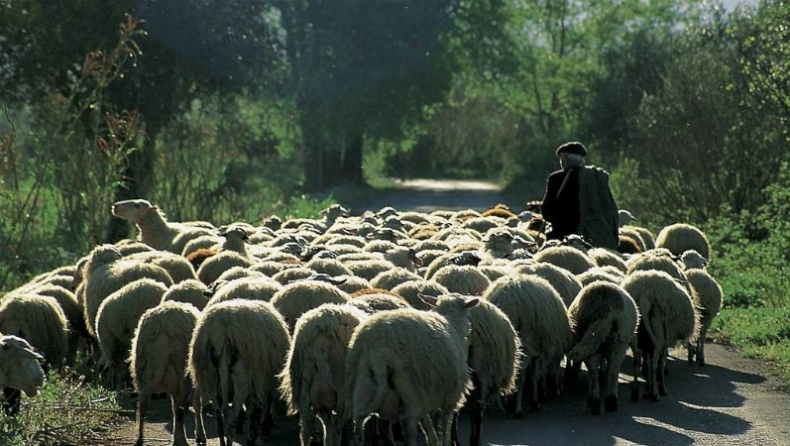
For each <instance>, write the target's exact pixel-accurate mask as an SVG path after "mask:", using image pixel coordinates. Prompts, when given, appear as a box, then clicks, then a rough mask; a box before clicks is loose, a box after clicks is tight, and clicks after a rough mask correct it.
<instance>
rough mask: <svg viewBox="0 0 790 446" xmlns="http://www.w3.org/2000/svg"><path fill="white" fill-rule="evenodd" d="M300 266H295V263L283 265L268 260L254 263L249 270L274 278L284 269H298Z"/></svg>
mask: <svg viewBox="0 0 790 446" xmlns="http://www.w3.org/2000/svg"><path fill="white" fill-rule="evenodd" d="M298 266H299V265H297V264H293V263H292V264H287V263H282V262H276V261H273V260H266V261H261V262H256V263H254V264H253V265H252V266H251V267H250V268H249V270H251V271H257V272H259V273H262V274H264V275H266V276H269V277H272V276H274V275H275V274H277V273H279V272H280V271H282V270H284V269H288V268H296V267H298Z"/></svg>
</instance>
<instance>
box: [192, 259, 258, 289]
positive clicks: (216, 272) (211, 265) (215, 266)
mask: <svg viewBox="0 0 790 446" xmlns="http://www.w3.org/2000/svg"><path fill="white" fill-rule="evenodd" d="M234 266H242V267H244V268H249V267H251V266H252V262H251V261H250V259H249V258H248V257H244V255H242V254H239V253H238V252H236V251H223V252H220V253H218V254H217V255H214V256H211V257H209V258H207V259H206V260H205V261H204V262H203V264H201V265H200V268H198V270H197V277H198V280H200V281H201V282H203V283H204V284H206V285H208V284H210V283H211V282H213V281H215V280H217V279H218V278H219V276H221V275H222V273H224V272H225V271H227V270H229V269H231V268H233V267H234Z"/></svg>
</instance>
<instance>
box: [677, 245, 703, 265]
mask: <svg viewBox="0 0 790 446" xmlns="http://www.w3.org/2000/svg"><path fill="white" fill-rule="evenodd" d="M680 262H681V263H682V264H683V269H695V268H696V269H705V268H706V267H707V266H708V260H707V259H706V258H705V257H702V254H700V253H698V252H697V251H695V250H693V249H689V250H688V251H686V252H684V253H683V254H682V255H681V256H680Z"/></svg>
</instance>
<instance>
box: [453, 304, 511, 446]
mask: <svg viewBox="0 0 790 446" xmlns="http://www.w3.org/2000/svg"><path fill="white" fill-rule="evenodd" d="M469 322H470V325H471V331H470V333H469V357H468V361H469V368H470V370H471V379H472V391H471V394H470V395H469V397H468V399H467V403H468V405H469V406H470V412H471V413H470V415H471V418H472V423H471V424H472V425H471V432H470V434H469V444H470V446H479V445H480V442H481V439H482V425H483V414H484V412H485V406H486V401H487V400H488V398H489V397H490V396H491V395H497V394H498V395H500V396H508V395H510V394H511V393H513V392H514V391H515V390H516V383H517V380H516V378H517V376H518V370H519V368H520V367H521V340H520V339H519V337H518V335H517V334H516V330H515V329H514V328H513V324H512V323H511V322H510V319H508V317H507V315H506V314H505V313H504V312H503V311H502V310H500V309H499V308H498V307H496V306H495V305H493V304H491V303H490V302H487V301H485V300H481V301H480V302H479V303H478V304H477V305H475V306H474V307H472V309H471V310H470V311H469ZM454 425H455V427H456V429H457V423H454ZM455 436H457V434H455Z"/></svg>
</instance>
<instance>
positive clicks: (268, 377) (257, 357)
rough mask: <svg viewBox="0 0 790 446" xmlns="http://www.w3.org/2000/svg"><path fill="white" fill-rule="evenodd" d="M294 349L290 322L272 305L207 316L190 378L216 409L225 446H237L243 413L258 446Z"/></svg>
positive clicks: (226, 308)
mask: <svg viewBox="0 0 790 446" xmlns="http://www.w3.org/2000/svg"><path fill="white" fill-rule="evenodd" d="M290 344H291V336H290V334H289V333H288V327H287V325H286V324H285V320H284V319H283V317H282V316H281V315H280V313H279V312H277V310H276V309H275V308H274V307H273V306H272V305H271V304H270V303H268V302H264V301H254V300H245V299H231V300H228V301H226V302H221V303H219V304H217V305H213V306H210V307H208V308H206V310H205V311H204V312H203V313H202V315H201V317H200V319H198V324H197V326H196V327H195V330H194V332H193V334H192V340H191V342H190V345H189V361H188V364H189V365H188V373H189V377H190V379H191V380H192V384H193V386H194V388H195V391H196V392H198V395H199V396H200V398H201V400H202V402H203V404H204V405H205V404H207V403H211V404H212V406H213V407H214V409H215V414H216V420H217V430H218V436H219V437H220V444H221V445H223V446H225V445H226V444H227V445H228V446H230V445H231V444H232V443H233V439H234V438H233V437H234V430H235V429H234V428H233V427H232V426H235V425H236V420H237V418H238V415H239V413H240V411H241V410H242V407H244V408H245V409H246V411H247V414H248V416H247V420H248V421H249V428H248V442H247V444H257V443H256V441H257V440H258V437H260V435H261V434H262V432H264V431H265V430H266V429H267V427H266V426H265V422H262V420H265V419H266V416H267V415H268V414H269V412H270V410H271V405H272V404H273V403H274V401H275V399H276V397H277V395H276V394H277V388H278V386H279V381H278V379H277V375H278V374H280V373H281V372H282V370H283V367H284V365H285V360H286V356H287V354H288V349H289V347H290ZM196 416H198V417H202V411H199V412H198V413H197V414H196Z"/></svg>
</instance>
